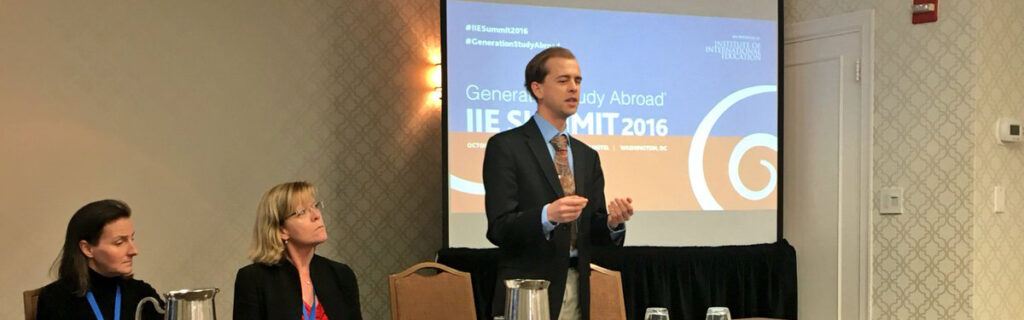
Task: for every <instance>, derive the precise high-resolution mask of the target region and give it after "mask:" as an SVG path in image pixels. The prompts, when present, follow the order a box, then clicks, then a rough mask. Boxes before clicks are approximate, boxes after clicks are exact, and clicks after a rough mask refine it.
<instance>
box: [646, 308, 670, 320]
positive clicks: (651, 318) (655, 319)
mask: <svg viewBox="0 0 1024 320" xmlns="http://www.w3.org/2000/svg"><path fill="white" fill-rule="evenodd" d="M644 320H668V309H665V308H659V307H652V308H647V312H646V313H644Z"/></svg>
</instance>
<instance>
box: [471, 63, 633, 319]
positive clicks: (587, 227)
mask: <svg viewBox="0 0 1024 320" xmlns="http://www.w3.org/2000/svg"><path fill="white" fill-rule="evenodd" d="M582 80H583V77H582V76H581V75H580V67H579V64H578V63H577V61H576V57H575V56H574V55H573V54H572V52H570V51H569V50H567V49H565V48H561V47H552V48H548V49H547V50H544V51H542V52H540V53H538V54H537V55H536V56H534V57H533V59H532V60H530V62H529V63H528V64H527V66H526V83H525V85H526V89H527V91H528V92H530V94H531V95H532V96H533V98H534V100H536V101H537V112H536V114H535V115H534V116H533V118H531V119H530V120H529V121H527V122H526V123H525V124H523V125H522V126H520V127H517V128H514V129H511V130H508V131H505V132H502V133H499V134H496V135H494V136H493V137H491V139H490V140H488V142H487V151H486V153H485V156H484V168H483V180H484V188H485V190H486V196H485V202H486V208H487V239H488V240H490V241H491V242H492V243H494V244H495V245H497V246H498V248H500V250H501V259H500V261H499V262H498V263H499V265H498V277H497V278H498V285H497V286H496V288H495V296H494V301H493V305H492V306H493V308H492V310H493V314H495V315H498V314H502V312H503V311H504V305H505V282H504V281H505V280H507V279H544V280H548V281H550V282H551V285H550V287H549V288H548V298H549V306H550V307H551V319H588V318H589V315H588V314H589V306H590V305H589V294H590V290H589V289H590V282H589V278H590V254H591V252H590V251H591V246H622V243H623V240H624V239H625V224H624V222H626V221H627V220H629V218H630V216H632V215H633V207H632V204H631V203H632V200H631V199H630V198H624V199H614V200H612V201H611V202H608V204H607V206H606V205H605V198H604V174H603V173H602V171H601V161H600V159H599V158H598V155H597V152H596V151H594V149H592V148H590V147H589V146H587V145H586V144H584V143H583V142H580V141H579V140H576V139H574V138H572V137H571V136H569V134H568V133H567V132H566V120H567V119H568V118H569V116H571V115H573V114H575V113H576V110H577V108H578V106H579V96H580V83H581V82H582Z"/></svg>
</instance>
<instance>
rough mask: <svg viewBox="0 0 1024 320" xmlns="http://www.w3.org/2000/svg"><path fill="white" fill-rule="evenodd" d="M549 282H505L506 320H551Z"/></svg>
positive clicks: (513, 280) (527, 280)
mask: <svg viewBox="0 0 1024 320" xmlns="http://www.w3.org/2000/svg"><path fill="white" fill-rule="evenodd" d="M550 284H551V283H550V282H548V281H547V280H531V279H511V280H505V320H551V313H550V312H551V308H550V307H549V306H548V285H550Z"/></svg>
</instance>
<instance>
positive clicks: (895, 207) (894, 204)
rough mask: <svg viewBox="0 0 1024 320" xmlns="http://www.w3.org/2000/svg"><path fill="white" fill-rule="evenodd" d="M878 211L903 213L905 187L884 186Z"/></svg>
mask: <svg viewBox="0 0 1024 320" xmlns="http://www.w3.org/2000/svg"><path fill="white" fill-rule="evenodd" d="M878 213H880V214H887V215H888V214H903V188H901V187H888V188H882V190H880V194H879V197H878Z"/></svg>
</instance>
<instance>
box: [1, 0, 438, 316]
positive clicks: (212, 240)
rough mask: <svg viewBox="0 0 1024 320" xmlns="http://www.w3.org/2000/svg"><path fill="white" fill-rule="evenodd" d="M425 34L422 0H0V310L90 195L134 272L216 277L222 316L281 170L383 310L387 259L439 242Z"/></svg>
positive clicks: (25, 285) (195, 282)
mask: <svg viewBox="0 0 1024 320" xmlns="http://www.w3.org/2000/svg"><path fill="white" fill-rule="evenodd" d="M439 45H440V22H439V3H438V1H435V0H359V1H289V2H284V1H266V0H265V1H258V2H254V1H219V2H209V1H198V0H196V1H176V2H174V3H158V2H147V3H92V2H90V3H84V2H75V1H67V2H0V70H3V71H2V72H0V180H3V181H4V183H5V185H6V186H7V187H5V188H4V190H3V192H0V203H4V206H3V208H0V220H3V221H4V223H3V224H2V225H0V231H2V232H0V242H2V243H5V244H8V245H7V246H6V247H5V248H6V249H5V250H4V255H5V257H6V258H5V259H3V260H0V288H4V294H3V295H0V319H18V318H20V317H22V310H23V309H22V299H21V294H20V293H21V291H22V290H27V289H31V288H38V287H40V286H42V285H43V284H45V283H47V282H49V281H51V278H50V277H49V276H48V275H47V270H46V269H47V268H48V267H49V266H50V262H52V261H53V258H54V257H55V256H56V255H57V250H58V248H59V245H60V241H61V237H62V235H63V232H64V228H65V226H66V225H67V220H68V218H69V217H70V215H71V213H73V212H74V211H75V210H76V209H77V208H79V207H80V206H81V205H82V204H84V203H86V202H88V201H91V200H96V199H101V198H107V197H114V198H121V199H124V200H126V201H127V202H128V203H129V204H130V205H131V206H132V207H133V209H134V215H133V217H132V220H133V222H134V224H135V228H136V232H137V240H138V244H139V250H140V252H141V254H140V255H139V256H138V257H137V258H136V260H135V261H136V263H135V271H136V275H137V277H138V278H140V279H143V280H145V281H147V282H149V283H150V284H152V285H153V286H154V287H155V288H156V289H157V290H158V291H160V292H166V291H169V290H174V289H179V288H196V287H211V286H213V287H219V288H220V289H221V293H220V294H219V295H218V296H217V298H216V301H217V304H218V306H219V308H218V312H219V316H220V317H221V318H223V319H229V318H230V314H231V305H232V295H233V291H232V289H233V286H232V285H233V281H234V276H235V271H236V270H237V269H238V268H239V267H241V266H242V265H244V264H246V263H247V261H246V259H245V252H246V249H247V247H248V245H249V242H250V237H251V234H250V233H251V230H252V223H253V221H254V212H255V206H256V202H257V200H258V199H259V196H260V194H262V193H263V192H265V191H266V190H267V189H268V188H269V187H270V186H272V185H273V184H276V183H279V182H283V181H288V180H294V179H306V180H310V181H312V182H313V183H315V184H317V185H318V186H319V188H320V198H322V199H323V200H325V201H326V203H327V205H328V207H327V209H326V210H325V221H326V223H327V226H328V228H329V230H328V233H329V236H330V237H329V240H328V242H327V243H325V244H324V245H322V246H321V247H320V248H319V249H318V251H317V252H318V253H319V254H321V255H324V256H327V257H329V258H332V259H335V260H338V261H342V262H345V263H347V264H349V265H350V266H352V267H353V269H354V270H355V273H356V275H357V276H358V279H359V282H360V283H359V284H360V289H361V300H362V305H363V315H364V318H366V319H387V318H389V314H390V311H389V309H390V306H389V304H388V290H387V281H386V277H387V275H388V274H390V273H395V272H398V271H400V270H403V269H405V268H406V267H408V266H410V265H412V264H414V263H416V262H420V261H428V260H433V258H434V253H435V252H436V250H437V249H438V248H440V246H441V243H442V238H441V180H440V179H441V178H442V174H441V172H440V168H441V151H440V137H441V128H440V109H439V104H438V103H437V102H436V100H431V99H430V97H429V96H430V92H431V91H432V88H430V85H429V84H428V81H427V74H428V71H429V69H430V68H431V67H432V66H433V63H436V62H437V61H432V60H431V57H432V55H438V54H439V52H438V50H439V49H438V48H439ZM435 59H436V58H435ZM10 244H17V245H10Z"/></svg>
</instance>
